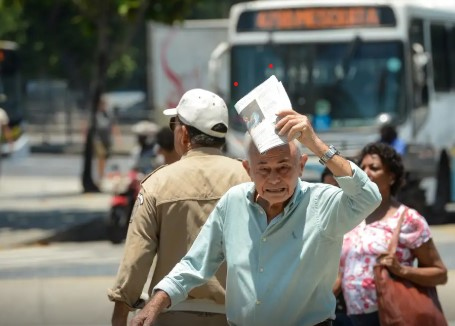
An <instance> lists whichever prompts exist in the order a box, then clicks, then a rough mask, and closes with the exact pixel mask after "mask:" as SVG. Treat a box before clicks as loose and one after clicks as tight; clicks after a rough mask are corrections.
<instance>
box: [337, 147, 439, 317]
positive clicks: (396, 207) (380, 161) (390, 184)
mask: <svg viewBox="0 0 455 326" xmlns="http://www.w3.org/2000/svg"><path fill="white" fill-rule="evenodd" d="M359 162H360V164H359V165H360V167H361V168H362V170H364V171H365V173H366V174H367V175H368V177H369V178H370V179H371V180H372V181H373V182H374V183H376V184H377V186H378V188H379V191H380V192H381V196H382V201H381V204H380V205H379V207H378V208H377V209H376V210H374V211H373V212H372V213H371V214H370V215H369V216H368V217H367V218H366V220H365V221H363V222H362V223H360V225H359V226H357V227H356V228H355V229H353V230H352V231H351V232H349V233H347V234H346V235H345V237H344V242H343V249H342V254H341V273H342V278H341V279H342V282H341V285H342V289H343V294H344V298H345V300H346V306H347V310H348V314H349V317H350V318H351V320H352V321H353V323H354V325H355V326H358V325H362V326H363V325H365V326H379V317H378V305H377V297H376V287H375V283H374V275H373V267H374V265H375V264H377V263H379V264H381V265H384V266H386V267H387V269H388V270H389V271H390V273H391V274H393V275H396V276H398V277H401V278H404V279H406V280H409V281H411V282H414V283H417V284H420V285H423V286H436V285H440V284H444V283H445V282H446V281H447V269H446V267H445V265H444V263H443V262H442V260H441V258H440V256H439V253H438V251H437V249H436V247H435V245H434V243H433V240H432V238H431V232H430V228H429V227H428V224H427V222H426V220H425V218H424V217H422V216H421V215H420V214H419V213H418V212H417V211H415V210H414V209H411V208H408V207H406V206H405V205H403V204H402V203H400V202H398V200H397V199H396V198H395V195H396V193H397V191H398V190H399V188H400V186H401V185H402V183H403V178H404V167H403V162H402V160H401V156H400V155H399V154H398V153H397V151H396V150H394V149H393V148H392V147H391V146H390V145H387V144H384V143H373V144H368V145H367V146H365V147H364V148H363V150H362V151H361V154H360V159H359ZM401 214H404V220H403V224H402V226H401V232H400V235H399V244H398V248H397V251H396V255H394V256H391V255H389V254H387V255H385V254H384V253H385V252H387V248H388V245H389V240H390V238H391V237H392V234H393V231H394V230H395V228H396V227H397V223H398V221H399V220H400V216H401ZM379 256H381V257H380V258H379V259H378V257H379ZM415 260H417V264H415ZM410 304H412V302H410Z"/></svg>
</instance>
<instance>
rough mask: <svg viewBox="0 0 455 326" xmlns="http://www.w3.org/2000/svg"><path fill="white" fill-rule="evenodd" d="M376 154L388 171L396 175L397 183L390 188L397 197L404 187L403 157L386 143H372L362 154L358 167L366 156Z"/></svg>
mask: <svg viewBox="0 0 455 326" xmlns="http://www.w3.org/2000/svg"><path fill="white" fill-rule="evenodd" d="M372 154H376V155H378V156H379V158H380V159H381V162H382V164H383V165H384V166H385V167H386V169H387V170H388V171H389V172H391V173H393V174H394V175H395V182H394V183H393V184H392V185H391V186H390V193H391V194H392V195H393V196H395V195H396V194H397V192H398V190H399V189H400V187H401V186H402V185H404V180H405V171H404V166H403V160H402V159H401V155H400V154H398V153H397V151H395V149H394V148H393V147H392V146H390V145H388V144H385V143H371V144H368V145H366V146H365V147H364V148H363V149H362V151H361V152H360V156H359V160H358V165H359V166H360V163H361V162H362V160H363V158H364V157H365V156H366V155H372Z"/></svg>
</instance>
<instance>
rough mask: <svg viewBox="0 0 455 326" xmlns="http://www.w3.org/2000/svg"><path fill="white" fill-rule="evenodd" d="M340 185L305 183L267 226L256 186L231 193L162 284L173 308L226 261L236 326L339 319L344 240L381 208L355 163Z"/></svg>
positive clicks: (306, 324) (229, 310)
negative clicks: (337, 288)
mask: <svg viewBox="0 0 455 326" xmlns="http://www.w3.org/2000/svg"><path fill="white" fill-rule="evenodd" d="M351 166H352V169H353V172H354V174H353V176H352V177H339V178H337V181H338V183H339V185H340V187H341V189H340V188H337V187H334V186H330V185H326V184H319V183H315V184H312V183H307V182H304V181H299V183H298V185H297V187H296V190H295V191H294V194H293V196H292V198H291V200H290V201H289V203H288V204H287V206H286V207H285V208H284V211H283V212H282V214H280V215H278V216H277V217H276V218H274V219H273V220H272V222H271V223H269V224H268V225H267V217H266V214H265V211H264V210H263V208H262V207H261V206H259V205H258V204H257V203H255V202H254V199H253V195H254V184H253V183H251V182H249V183H244V184H240V185H238V186H235V187H233V188H231V189H230V190H229V191H228V192H227V193H226V194H225V195H224V196H223V197H222V198H221V199H220V201H219V202H218V204H217V206H216V207H215V209H214V211H213V212H212V213H211V214H210V216H209V218H208V220H207V222H206V223H205V225H204V226H203V228H202V230H201V232H200V234H199V236H198V237H197V238H196V240H195V242H194V243H193V246H192V247H191V249H190V250H189V252H188V253H187V255H186V256H185V257H184V258H183V259H182V260H181V261H180V262H179V263H178V264H177V265H176V266H175V267H174V269H173V270H172V271H171V272H170V273H169V274H168V275H167V276H166V277H165V278H164V279H163V280H162V281H161V282H160V283H158V284H157V286H156V287H155V289H154V290H157V289H161V290H164V291H165V292H166V293H168V294H169V296H170V297H171V302H172V306H174V305H175V304H177V303H178V302H181V301H183V300H184V299H185V298H186V297H187V295H188V292H189V291H190V290H191V289H192V288H194V287H196V286H198V285H201V284H203V283H204V282H205V280H207V279H208V278H209V277H210V276H212V275H213V274H214V272H215V271H216V270H217V268H218V266H219V265H220V264H221V263H222V262H223V261H224V260H226V263H227V268H228V272H227V284H226V316H227V319H228V322H229V323H230V325H235V326H276V325H281V326H291V325H292V326H295V325H299V326H310V325H314V324H317V323H319V322H321V321H323V320H325V319H327V318H331V317H333V316H334V312H335V297H334V296H333V294H332V286H333V283H334V281H335V279H336V276H337V273H338V267H339V260H340V251H341V245H342V239H343V235H344V234H345V233H346V232H348V231H349V230H351V229H352V228H354V227H355V226H356V225H358V224H359V223H360V222H361V221H362V220H363V219H365V217H366V216H368V215H369V214H370V213H371V212H372V211H373V210H374V209H375V208H376V207H377V206H378V205H379V203H380V201H381V195H380V193H379V191H378V188H377V186H376V184H374V183H373V182H371V181H370V180H369V178H368V177H367V175H366V174H365V173H364V172H363V171H362V170H360V168H358V167H357V166H356V165H355V164H352V163H351Z"/></svg>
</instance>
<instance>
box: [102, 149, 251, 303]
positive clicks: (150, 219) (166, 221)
mask: <svg viewBox="0 0 455 326" xmlns="http://www.w3.org/2000/svg"><path fill="white" fill-rule="evenodd" d="M247 181H250V177H249V176H248V174H247V173H246V171H245V169H244V168H243V166H242V164H241V162H239V161H237V160H234V159H231V158H228V157H225V156H223V155H222V153H221V151H220V150H218V149H213V148H207V147H206V148H197V149H194V150H191V151H189V152H188V153H186V154H185V155H184V156H183V157H182V158H181V159H180V160H179V161H177V162H175V163H173V164H170V165H167V166H165V167H163V168H160V169H157V170H155V171H154V172H152V173H151V174H150V175H149V176H147V177H146V178H145V179H144V180H143V181H142V189H141V192H140V194H139V196H138V199H137V201H136V204H135V208H134V210H133V213H132V215H131V222H130V225H129V230H128V236H127V239H126V243H125V250H124V254H123V259H122V262H121V264H120V267H119V271H118V274H117V279H116V281H115V284H114V286H113V287H112V288H111V289H109V290H108V297H109V299H110V300H111V301H122V302H124V303H126V304H127V305H128V306H130V307H131V308H134V305H135V303H136V302H137V301H138V299H139V297H140V295H141V293H142V290H143V287H144V284H145V283H146V281H147V277H148V274H149V271H150V268H151V266H152V262H153V259H154V257H155V255H156V256H157V257H156V258H157V261H156V267H155V271H154V273H153V277H152V280H151V284H150V288H149V293H150V292H151V289H153V287H154V286H155V285H156V284H157V283H158V282H159V281H160V280H161V279H162V278H163V277H164V276H166V275H167V274H168V273H169V272H170V271H171V269H172V268H173V267H174V266H175V265H176V264H177V263H178V262H179V261H180V259H181V258H182V257H183V256H185V254H186V253H187V251H188V250H189V249H190V247H191V245H192V243H193V241H194V240H195V238H196V236H197V235H198V234H199V231H200V229H201V227H202V225H203V224H204V223H205V221H206V219H207V217H208V216H209V214H210V213H211V211H212V210H213V208H214V207H215V205H216V203H217V202H218V200H219V199H220V198H221V196H222V195H223V194H224V193H225V192H226V191H227V190H228V189H229V188H231V187H232V186H234V185H237V184H239V183H242V182H247ZM225 282H226V267H225V266H224V265H223V266H221V268H220V269H219V271H218V273H217V274H216V277H215V278H212V279H210V280H209V281H208V283H206V284H205V285H203V286H201V287H198V288H195V289H194V290H192V291H191V292H190V293H189V295H188V299H189V300H190V301H191V299H208V300H209V301H208V300H201V301H202V302H204V301H208V302H209V303H215V304H218V305H220V304H221V305H223V304H224V295H225V290H224V288H225ZM195 301H198V300H195ZM223 309H224V307H223ZM176 310H199V311H209V312H210V311H211V312H218V311H213V309H210V308H208V307H204V304H203V305H202V306H200V307H198V308H195V309H191V308H190V309H188V307H186V306H185V308H182V309H177V308H176Z"/></svg>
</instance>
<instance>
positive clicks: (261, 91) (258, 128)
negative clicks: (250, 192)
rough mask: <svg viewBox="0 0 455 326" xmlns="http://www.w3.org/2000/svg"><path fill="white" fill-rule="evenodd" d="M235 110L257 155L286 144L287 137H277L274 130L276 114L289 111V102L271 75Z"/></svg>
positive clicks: (284, 91) (279, 84) (280, 85)
mask: <svg viewBox="0 0 455 326" xmlns="http://www.w3.org/2000/svg"><path fill="white" fill-rule="evenodd" d="M234 107H235V109H236V110H237V113H238V114H239V115H240V117H241V118H242V119H243V121H244V122H245V124H246V127H247V129H248V132H249V133H250V135H251V138H252V139H253V142H254V144H255V145H256V147H257V149H258V151H259V153H261V154H263V153H265V152H266V151H268V150H269V149H271V148H274V147H277V146H280V145H284V144H287V143H288V140H287V137H282V136H279V135H278V133H277V132H276V130H275V125H276V122H277V118H278V117H277V116H276V113H277V112H279V111H281V110H285V109H291V108H292V105H291V101H290V100H289V97H288V95H287V93H286V90H285V89H284V87H283V84H281V82H280V81H278V79H277V78H276V77H275V75H272V76H271V77H269V78H268V79H267V80H266V81H264V82H263V83H262V84H260V85H259V86H257V87H256V88H255V89H253V90H252V91H251V92H249V93H248V94H247V95H245V96H244V97H242V98H241V99H240V100H239V101H238V102H237V103H236V104H235V105H234Z"/></svg>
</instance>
